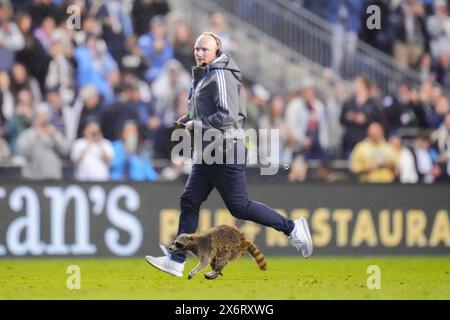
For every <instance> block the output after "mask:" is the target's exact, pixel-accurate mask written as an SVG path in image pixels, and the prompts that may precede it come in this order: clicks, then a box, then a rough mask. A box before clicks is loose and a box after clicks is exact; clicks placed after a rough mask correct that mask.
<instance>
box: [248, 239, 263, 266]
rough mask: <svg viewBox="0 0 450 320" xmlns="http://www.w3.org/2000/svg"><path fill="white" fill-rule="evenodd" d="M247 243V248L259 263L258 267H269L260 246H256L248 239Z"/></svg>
mask: <svg viewBox="0 0 450 320" xmlns="http://www.w3.org/2000/svg"><path fill="white" fill-rule="evenodd" d="M246 244H247V250H248V252H250V254H251V255H252V256H253V258H255V261H256V263H257V264H258V267H259V268H260V269H261V270H266V269H267V264H266V260H265V259H264V256H263V254H262V253H261V251H259V249H258V247H257V246H255V245H254V244H253V243H252V242H251V241H248V240H246Z"/></svg>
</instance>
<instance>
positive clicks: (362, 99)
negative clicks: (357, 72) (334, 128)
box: [340, 76, 380, 158]
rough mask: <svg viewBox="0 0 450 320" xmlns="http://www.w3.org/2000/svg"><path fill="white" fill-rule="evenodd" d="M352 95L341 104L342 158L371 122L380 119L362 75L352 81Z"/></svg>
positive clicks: (360, 138)
mask: <svg viewBox="0 0 450 320" xmlns="http://www.w3.org/2000/svg"><path fill="white" fill-rule="evenodd" d="M353 88H354V96H353V97H351V98H350V99H349V100H347V101H346V102H345V103H344V105H343V106H342V113H341V117H340V122H341V124H342V125H343V127H344V130H345V131H344V137H343V143H342V145H343V151H344V158H348V155H349V154H350V152H351V151H352V149H353V148H354V147H355V145H356V144H357V143H358V142H360V141H362V140H363V139H364V138H365V136H366V132H367V128H368V127H369V125H370V124H371V123H372V122H375V121H380V111H379V110H378V109H377V107H376V105H375V104H374V103H373V102H372V101H371V100H370V99H369V83H368V81H367V79H366V78H365V77H363V76H358V77H356V78H355V80H354V81H353Z"/></svg>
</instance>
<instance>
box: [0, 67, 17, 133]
mask: <svg viewBox="0 0 450 320" xmlns="http://www.w3.org/2000/svg"><path fill="white" fill-rule="evenodd" d="M13 114H14V97H13V95H12V93H11V81H10V79H9V75H8V73H7V72H5V71H0V126H2V125H4V124H5V122H6V120H8V119H9V118H11V117H12V115H13Z"/></svg>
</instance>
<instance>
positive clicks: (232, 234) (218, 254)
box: [169, 225, 267, 280]
mask: <svg viewBox="0 0 450 320" xmlns="http://www.w3.org/2000/svg"><path fill="white" fill-rule="evenodd" d="M179 250H188V251H190V252H192V253H193V254H194V255H195V256H196V257H197V258H198V259H199V260H200V261H199V263H198V264H197V266H195V267H194V269H192V270H191V272H189V276H188V278H189V279H192V277H193V276H194V275H195V274H196V273H197V272H200V271H202V270H203V269H205V268H206V266H207V265H208V264H210V265H211V268H212V271H210V272H207V273H205V278H206V279H209V280H212V279H215V278H217V277H218V276H219V275H222V269H223V268H224V267H225V265H226V264H227V263H228V262H230V261H232V260H234V259H237V258H239V257H241V256H242V255H244V253H245V252H246V251H248V252H249V253H250V254H251V255H252V256H253V258H254V259H255V261H256V263H257V264H258V266H259V268H260V269H261V270H266V269H267V264H266V260H265V259H264V256H263V254H262V253H261V251H259V249H258V248H257V247H256V246H255V245H254V244H253V243H252V242H251V241H249V240H247V239H246V237H245V235H244V234H243V233H242V232H241V231H239V230H238V229H237V228H236V227H232V226H227V225H220V226H217V227H214V228H212V229H210V230H208V231H206V232H203V233H193V234H185V233H183V234H180V235H179V236H178V237H177V238H176V239H175V240H174V242H173V243H172V245H171V246H170V247H169V251H170V252H176V251H179Z"/></svg>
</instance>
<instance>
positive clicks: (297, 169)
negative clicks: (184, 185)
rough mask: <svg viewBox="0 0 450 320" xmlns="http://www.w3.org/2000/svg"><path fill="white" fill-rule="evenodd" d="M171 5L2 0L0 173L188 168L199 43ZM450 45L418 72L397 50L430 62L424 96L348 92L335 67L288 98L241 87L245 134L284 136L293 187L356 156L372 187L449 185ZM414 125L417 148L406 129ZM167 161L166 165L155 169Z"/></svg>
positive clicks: (157, 174)
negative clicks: (177, 128)
mask: <svg viewBox="0 0 450 320" xmlns="http://www.w3.org/2000/svg"><path fill="white" fill-rule="evenodd" d="M328 2H330V1H322V2H321V1H314V3H315V4H316V5H320V4H322V5H324V3H328ZM333 2H334V1H333ZM336 2H339V3H340V2H342V3H343V4H344V3H345V4H351V3H352V2H353V1H336ZM381 2H384V1H381ZM407 2H408V3H409V2H410V1H409V0H408V1H407ZM311 3H313V2H311ZM415 3H417V1H416V2H415ZM70 5H76V6H78V8H80V12H81V19H80V22H81V24H80V26H79V28H77V27H75V28H73V27H71V25H70V24H68V20H67V17H68V14H67V8H68V7H69V6H70ZM405 5H406V4H405ZM399 8H400V9H399V10H406V9H403V8H404V7H403V6H400V7H399ZM432 8H440V7H439V6H438V5H436V6H432ZM311 9H314V8H311ZM172 10H173V8H170V6H169V5H168V3H167V1H165V0H134V1H132V0H129V1H125V0H109V1H89V0H20V1H19V0H0V165H8V164H13V165H17V164H18V165H20V166H21V167H22V176H23V177H24V178H28V179H62V178H63V168H64V167H65V166H67V165H69V166H70V167H71V168H72V169H73V177H74V178H75V179H77V180H82V181H89V180H90V181H108V180H119V181H121V180H133V181H154V180H167V179H175V178H177V177H178V176H179V175H181V174H183V173H184V172H185V169H183V166H182V165H180V163H181V162H182V161H181V160H180V159H171V147H172V146H173V142H171V141H170V134H171V131H172V127H173V123H174V121H175V120H176V119H178V118H179V117H180V116H181V115H184V114H185V113H186V112H187V99H188V92H189V87H190V83H191V77H190V68H191V66H192V65H193V64H194V60H193V46H194V39H195V38H194V37H195V35H193V34H192V31H191V26H190V25H189V24H188V23H187V22H186V21H183V20H177V21H173V22H172V23H169V22H168V21H169V19H167V17H168V15H170V12H171V11H172ZM439 10H442V9H439ZM393 12H395V11H393ZM402 12H403V11H402ZM433 12H434V11H433ZM442 12H443V11H442ZM442 12H441V11H439V12H438V11H436V14H442ZM432 17H434V15H430V16H429V18H430V19H431V18H432ZM405 19H406V20H405V21H410V20H409V18H405ZM436 19H437V20H439V19H438V18H436ZM436 19H435V20H436ZM75 21H76V20H75ZM413 21H415V20H414V19H413ZM429 21H434V20H433V19H431V20H429ZM439 21H440V20H439ZM209 23H210V28H211V30H212V31H214V32H215V33H217V34H219V35H220V36H221V38H222V39H223V44H224V52H230V51H232V50H234V49H235V46H236V44H234V43H233V39H232V38H233V37H232V35H230V34H229V33H228V32H227V27H226V21H225V19H224V17H223V15H221V14H220V13H218V12H216V13H212V14H211V15H210V16H209ZM405 23H406V27H405V28H406V31H407V34H409V33H408V32H410V31H408V30H409V29H407V28H409V27H410V22H405ZM437 23H438V22H437V21H434V22H429V23H428V24H429V25H431V26H433V24H437ZM424 30H425V29H424ZM430 34H431V33H430ZM427 37H428V36H427ZM405 39H409V38H408V36H407V35H406V38H405ZM423 39H425V38H423ZM423 39H422V40H423ZM427 39H428V38H427ZM430 39H432V37H431V38H430ZM397 40H398V39H397ZM435 40H437V39H435ZM374 41H375V40H374ZM377 41H380V40H377ZM424 43H425V42H424ZM448 43H450V42H448ZM372 44H373V45H375V46H378V47H379V46H380V44H378V43H377V42H376V41H375V42H373V43H372ZM446 47H447V42H446V41H441V42H439V41H437V42H435V43H434V44H433V45H431V42H430V49H424V51H423V52H422V53H425V54H422V53H421V54H420V55H418V56H420V58H417V59H418V60H417V61H414V63H415V64H414V63H412V62H413V60H414V59H412V58H411V59H412V60H411V59H410V57H409V56H408V58H407V59H406V58H404V56H402V54H401V53H400V54H399V53H398V52H397V53H395V52H396V50H395V49H394V48H395V45H394V43H393V44H392V48H391V49H392V54H394V55H395V56H396V57H398V59H404V60H399V63H403V62H405V61H406V63H407V64H409V65H416V66H419V67H422V66H423V65H424V64H425V62H423V61H424V60H427V59H428V60H427V61H428V62H427V63H428V64H429V65H430V70H429V75H430V76H429V77H427V78H424V81H423V84H422V86H421V87H420V88H412V87H410V86H409V84H408V83H407V82H402V81H400V83H399V84H398V89H397V90H396V91H395V92H394V93H383V92H381V90H380V89H379V87H378V85H377V83H375V82H373V81H371V80H370V79H368V78H366V77H365V76H363V75H359V76H357V77H356V78H355V79H354V81H353V87H352V88H348V87H346V86H345V85H343V84H341V83H339V82H337V81H335V77H334V76H333V71H332V70H329V69H326V70H325V72H324V74H323V76H322V79H321V81H320V82H312V81H309V79H302V80H299V84H298V90H296V91H295V92H290V93H278V94H271V93H269V92H268V91H267V90H266V89H265V88H264V87H262V86H261V85H260V84H258V83H254V82H251V81H245V83H244V90H245V93H246V103H247V111H248V114H247V118H248V119H247V127H249V128H256V129H258V128H264V129H279V132H280V141H281V145H280V148H279V152H280V163H281V162H283V163H291V170H290V172H289V177H288V179H289V180H290V181H302V180H304V179H305V178H306V176H307V174H306V173H307V169H308V163H309V162H310V161H319V162H320V163H322V164H324V165H323V166H321V167H320V168H319V170H318V175H319V176H320V179H322V180H327V181H335V180H339V179H345V178H346V175H340V174H339V173H336V172H333V170H331V168H330V167H329V166H327V164H328V163H330V161H331V160H335V159H343V160H348V168H349V171H350V172H353V173H354V175H355V176H357V177H359V179H360V180H361V181H364V182H393V181H400V182H405V183H415V182H419V181H421V182H426V183H431V182H434V181H441V180H442V181H447V180H448V179H449V176H450V114H449V102H448V97H446V96H445V94H444V93H443V92H442V90H441V89H439V88H438V87H436V86H435V85H434V83H435V81H437V82H439V83H442V84H443V85H447V86H448V85H450V84H446V83H445V79H447V75H446V71H445V70H448V69H450V59H449V58H448V55H449V54H450V52H447V51H446V50H447V49H446ZM424 48H425V47H424ZM398 50H400V52H402V49H397V51H398ZM427 50H430V51H427ZM406 51H407V52H410V50H406ZM428 52H429V53H428ZM444 53H445V54H444ZM426 54H429V55H428V56H427V55H426ZM444 56H446V57H447V58H444ZM435 59H437V60H435ZM402 61H403V62H402ZM436 61H438V65H436V68H435V63H436ZM335 63H336V64H339V63H340V62H339V61H335ZM441 63H443V64H441ZM439 65H440V66H441V67H440V68H438V66H439ZM446 68H447V69H446ZM438 70H440V71H438ZM433 75H435V76H436V78H435V79H433ZM300 78H302V77H299V79H300ZM449 78H450V77H449ZM442 79H443V80H442ZM442 81H444V82H442ZM411 128H412V129H414V130H415V131H414V132H415V133H414V134H413V136H411V137H410V139H409V140H408V141H407V140H405V137H404V135H403V133H402V132H403V131H404V130H405V129H411ZM402 130H403V131H402ZM161 159H163V160H166V162H165V163H167V165H166V167H165V168H158V170H156V169H155V162H156V161H159V160H161ZM159 169H162V170H159Z"/></svg>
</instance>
